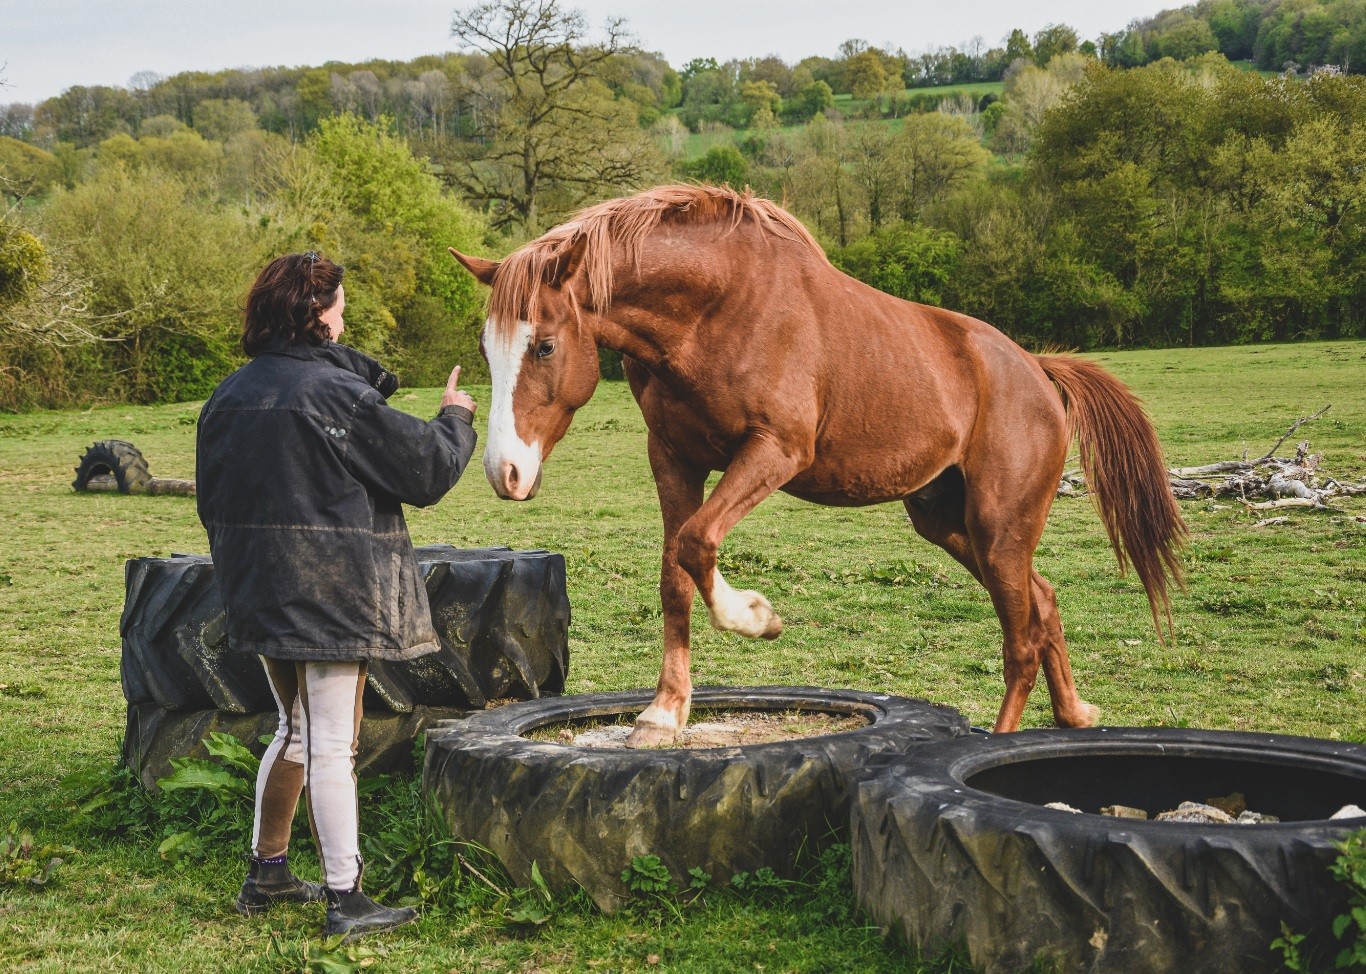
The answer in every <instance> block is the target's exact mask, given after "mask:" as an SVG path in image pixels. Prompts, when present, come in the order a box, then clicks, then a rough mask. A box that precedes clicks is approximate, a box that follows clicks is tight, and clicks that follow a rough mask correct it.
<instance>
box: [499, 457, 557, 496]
mask: <svg viewBox="0 0 1366 974" xmlns="http://www.w3.org/2000/svg"><path fill="white" fill-rule="evenodd" d="M544 469H545V468H544V467H542V466H541V465H540V464H537V465H536V474H535V476H534V477H529V476H527V472H526V471H525V470H523V469H521V468H519V467H518V466H517V464H515V463H513V462H512V461H511V460H504V461H503V462H502V463H500V464H498V466H497V468H496V469H494V470H487V471H486V473H487V474H488V478H489V483H490V484H492V485H493V492H494V493H495V494H497V495H498V496H499V497H501V498H502V499H503V500H505V501H529V500H531V498H533V497H535V496H536V492H537V491H539V490H540V489H541V474H542V472H543V471H544Z"/></svg>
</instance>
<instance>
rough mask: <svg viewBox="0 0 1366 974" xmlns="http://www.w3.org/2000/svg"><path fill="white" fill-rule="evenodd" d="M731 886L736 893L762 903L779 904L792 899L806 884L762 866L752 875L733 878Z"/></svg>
mask: <svg viewBox="0 0 1366 974" xmlns="http://www.w3.org/2000/svg"><path fill="white" fill-rule="evenodd" d="M730 885H731V888H733V889H734V890H735V891H736V892H739V893H744V894H746V895H747V896H751V897H753V898H754V899H757V900H759V901H761V902H777V901H780V900H785V899H788V898H790V897H791V896H792V894H793V892H794V891H795V890H796V889H797V888H798V887H800V886H802V885H804V884H802V883H799V882H798V881H796V880H792V879H784V878H783V877H782V876H779V875H778V874H777V873H775V872H774V871H773V870H772V869H771V868H769V867H768V866H761V867H760V868H758V869H756V870H754V872H752V873H749V872H739V873H736V874H735V875H733V876H731V878H730Z"/></svg>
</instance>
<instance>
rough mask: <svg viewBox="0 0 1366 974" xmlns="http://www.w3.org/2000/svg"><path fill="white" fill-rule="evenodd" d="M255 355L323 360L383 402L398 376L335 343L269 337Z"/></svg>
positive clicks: (389, 393) (395, 385) (345, 346)
mask: <svg viewBox="0 0 1366 974" xmlns="http://www.w3.org/2000/svg"><path fill="white" fill-rule="evenodd" d="M257 354H258V355H287V356H289V357H290V358H296V359H302V360H304V361H314V360H317V361H323V362H327V363H328V364H329V365H335V366H336V367H337V368H339V369H345V370H346V371H348V372H354V373H355V374H356V375H358V376H360V377H361V378H362V379H364V380H365V381H366V382H368V383H370V385H371V386H373V387H374V389H375V390H376V391H377V392H378V393H379V394H380V395H381V396H383V397H384V398H385V399H388V398H389V397H390V396H392V395H393V394H394V393H395V392H396V391H397V390H398V376H396V375H394V373H392V372H390V371H389V370H388V369H386V368H385V367H384V366H382V365H380V364H379V363H378V362H376V361H375V360H374V359H372V358H371V357H370V356H368V355H366V354H365V353H364V352H358V351H356V350H355V349H354V348H352V347H351V346H349V345H341V344H338V343H337V342H319V343H317V344H314V343H312V342H294V343H291V342H287V341H285V340H284V339H283V338H272V339H271V340H270V341H268V342H267V343H266V344H265V345H263V346H262V347H261V349H260V351H259V352H257Z"/></svg>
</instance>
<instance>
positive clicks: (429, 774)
mask: <svg viewBox="0 0 1366 974" xmlns="http://www.w3.org/2000/svg"><path fill="white" fill-rule="evenodd" d="M651 697H652V694H651V693H650V692H648V691H626V692H620V693H596V694H585V695H582V696H570V697H560V698H547V699H542V700H535V701H530V702H527V703H518V704H511V705H508V706H506V707H500V708H498V709H497V710H492V711H485V712H482V713H476V714H473V715H472V716H471V717H470V718H468V719H467V720H464V721H461V722H459V723H455V724H451V725H440V726H438V727H436V728H433V729H431V730H429V731H428V734H427V753H426V758H425V761H424V765H423V787H424V790H425V791H426V793H427V795H428V797H429V799H430V800H433V801H434V802H435V805H436V807H437V808H438V809H439V811H440V812H441V814H442V815H443V817H444V818H445V820H446V822H447V824H448V825H449V826H450V828H451V832H452V834H453V835H454V836H456V837H457V838H459V839H463V840H466V841H472V842H475V843H478V844H479V845H482V846H484V847H486V848H488V849H489V850H490V851H492V852H493V853H494V854H495V855H496V856H497V857H498V858H499V859H500V860H501V861H502V863H503V865H504V866H505V867H506V868H507V869H508V871H509V872H510V873H511V874H512V876H513V877H514V878H515V879H516V880H517V881H518V882H519V883H523V884H526V883H529V882H530V881H531V866H532V863H533V862H534V863H536V864H537V865H538V866H539V868H540V871H541V873H542V875H543V876H544V877H545V879H546V881H547V883H549V884H550V885H551V886H552V887H553V888H561V887H564V886H566V885H568V884H571V883H577V884H578V885H580V886H582V887H583V888H584V889H585V890H586V891H587V892H588V894H589V895H590V896H591V897H592V898H593V900H594V901H595V902H596V903H597V904H598V906H599V907H600V908H602V909H603V910H606V911H608V912H611V911H612V910H614V909H616V908H617V907H618V906H619V905H620V904H621V902H622V900H623V898H624V897H625V896H627V895H628V892H629V891H628V890H627V888H626V886H625V885H624V884H623V883H622V880H621V873H622V871H623V869H625V868H626V867H627V866H629V865H630V862H631V858H632V857H633V856H637V855H655V856H658V857H659V858H660V860H661V861H662V862H663V864H664V865H665V866H667V867H668V869H669V872H670V873H671V874H672V875H673V877H674V878H675V880H681V881H682V883H683V884H684V885H686V883H687V873H688V870H689V869H691V868H693V867H701V868H702V869H704V870H705V871H706V872H708V873H709V874H711V875H712V876H713V877H714V879H715V881H718V882H725V881H728V880H729V879H730V877H731V876H732V875H733V874H734V873H736V872H740V871H749V872H752V871H754V870H756V869H759V868H762V867H769V868H771V869H773V870H774V871H775V872H778V873H779V874H784V875H791V874H792V872H793V870H794V868H795V866H796V864H797V860H798V855H799V852H800V851H801V850H802V849H803V848H806V849H808V850H814V849H815V848H818V847H819V846H820V845H821V844H823V843H825V842H828V841H830V840H831V839H834V838H838V837H839V836H841V835H843V834H844V833H845V832H846V830H847V822H848V812H849V801H850V797H851V794H852V789H853V785H854V783H855V781H857V780H858V778H859V776H860V775H861V774H863V773H864V772H865V771H866V769H867V767H868V766H869V764H870V762H873V761H874V760H875V759H876V758H878V757H880V756H883V755H886V754H889V753H900V752H903V751H905V750H907V749H909V748H914V747H916V746H917V745H919V744H922V743H924V742H926V741H933V740H940V739H943V738H948V737H954V736H957V735H961V734H966V733H967V732H968V724H967V721H966V720H965V719H964V718H963V717H962V715H960V714H959V713H958V712H957V711H956V710H953V709H951V708H949V707H944V706H938V705H935V704H930V703H927V702H926V701H923V700H912V699H908V698H905V697H895V696H889V695H886V694H874V693H863V692H859V691H854V690H825V689H819V688H814V687H699V688H697V689H695V690H694V693H693V703H692V707H693V714H694V719H696V717H697V715H699V714H700V713H701V712H703V711H705V710H708V709H712V710H718V709H724V710H763V711H785V710H806V711H818V712H824V713H833V714H858V715H863V716H864V717H866V718H867V719H868V721H869V723H868V725H867V726H865V727H860V728H857V729H855V730H849V731H843V732H838V733H833V734H825V735H820V736H814V737H806V738H798V739H795V740H789V741H781V742H777V743H769V744H751V745H745V746H740V747H718V748H705V749H686V748H665V749H647V750H609V749H597V748H588V747H577V746H569V745H564V744H559V743H554V742H549V741H537V740H533V739H529V738H527V737H526V736H525V735H526V734H528V733H530V732H531V731H534V730H536V729H538V728H542V727H546V726H550V725H555V724H560V723H565V722H585V721H591V720H593V719H595V718H603V717H611V716H614V715H622V716H625V717H627V718H630V717H634V715H635V714H637V713H639V712H640V711H641V710H643V709H644V708H645V707H646V706H647V705H648V704H649V702H650V699H651Z"/></svg>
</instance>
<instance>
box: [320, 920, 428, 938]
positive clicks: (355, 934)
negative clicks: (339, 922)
mask: <svg viewBox="0 0 1366 974" xmlns="http://www.w3.org/2000/svg"><path fill="white" fill-rule="evenodd" d="M417 921H418V917H417V916H410V917H408V918H407V919H405V920H399V921H397V922H395V923H386V924H383V925H381V926H377V927H366V928H365V929H364V930H356V929H355V928H352V929H350V930H328V929H326V928H323V936H324V937H335V936H337V934H339V933H340V934H344V935H345V936H343V937H342V939H341V942H342V943H344V944H349V943H354V942H355V941H357V940H359V939H360V938H361V937H368V936H370V935H371V934H372V933H388V932H389V931H391V930H397V929H398V928H399V927H406V926H407V925H408V924H410V923H416V922H417Z"/></svg>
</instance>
